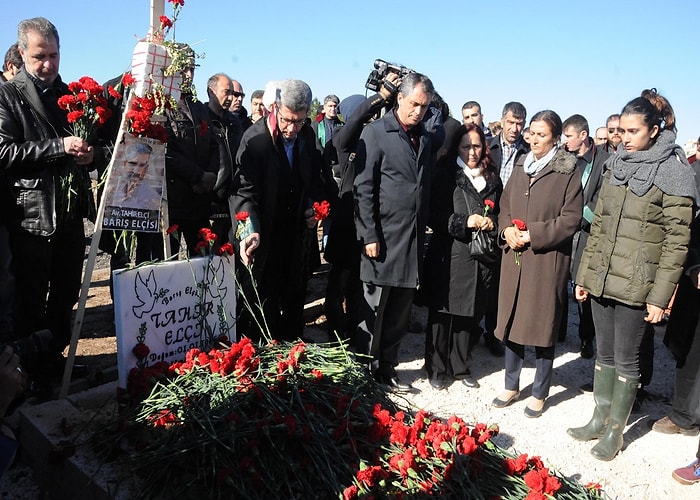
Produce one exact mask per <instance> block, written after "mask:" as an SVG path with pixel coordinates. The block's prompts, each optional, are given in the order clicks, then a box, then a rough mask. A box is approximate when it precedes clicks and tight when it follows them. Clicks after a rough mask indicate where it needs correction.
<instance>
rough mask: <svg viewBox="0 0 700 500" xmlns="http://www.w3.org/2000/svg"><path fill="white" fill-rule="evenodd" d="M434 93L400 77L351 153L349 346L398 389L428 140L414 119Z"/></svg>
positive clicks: (403, 387) (424, 202) (417, 78)
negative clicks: (355, 322) (353, 248)
mask: <svg viewBox="0 0 700 500" xmlns="http://www.w3.org/2000/svg"><path fill="white" fill-rule="evenodd" d="M434 92H435V90H434V88H433V84H432V82H431V81H430V79H429V78H427V77H426V76H424V75H421V74H419V73H411V74H409V75H407V76H406V77H404V79H403V81H402V83H401V86H400V87H399V91H398V95H397V107H396V108H395V109H394V110H393V111H391V112H389V113H387V114H386V115H384V117H383V118H382V119H381V120H378V121H375V122H373V123H371V124H369V125H367V126H366V127H365V129H364V130H363V132H362V135H361V136H360V143H359V145H358V150H357V157H356V160H355V161H356V166H355V168H356V176H355V182H354V194H355V226H356V229H357V235H358V238H359V240H360V244H361V248H362V249H363V254H362V259H361V267H360V279H361V280H362V282H363V292H364V300H363V302H362V304H361V306H360V307H361V311H360V312H359V319H360V324H359V326H358V331H357V338H356V347H357V350H358V352H359V353H362V354H366V355H369V356H371V364H370V368H371V370H372V371H373V373H374V376H375V378H376V380H377V381H378V382H380V383H382V384H386V385H388V386H390V387H391V388H393V389H395V390H398V391H408V390H411V389H412V386H411V385H410V384H408V383H405V382H401V381H400V380H399V379H398V377H397V375H396V371H395V366H396V365H397V364H398V351H399V344H400V342H401V339H402V338H403V336H404V334H405V332H406V327H407V326H408V321H409V317H410V311H411V304H412V302H413V295H414V293H415V290H416V288H417V287H418V286H419V284H420V283H419V271H420V265H421V261H422V258H423V251H422V250H423V241H424V235H425V226H426V220H427V211H428V201H429V200H428V196H429V193H430V185H429V183H430V169H431V165H432V158H433V149H434V146H435V145H433V144H432V137H431V134H430V133H428V132H427V131H426V129H425V127H424V125H423V123H421V122H422V120H423V117H424V116H425V114H426V111H427V110H428V106H429V105H430V102H431V99H432V96H433V93H434ZM437 146H439V144H438V145H437Z"/></svg>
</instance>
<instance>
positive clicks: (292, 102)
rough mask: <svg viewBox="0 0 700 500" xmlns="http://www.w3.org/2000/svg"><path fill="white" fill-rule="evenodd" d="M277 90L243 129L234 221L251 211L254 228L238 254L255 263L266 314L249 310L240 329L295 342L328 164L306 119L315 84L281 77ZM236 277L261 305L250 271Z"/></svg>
mask: <svg viewBox="0 0 700 500" xmlns="http://www.w3.org/2000/svg"><path fill="white" fill-rule="evenodd" d="M278 90H279V91H278V92H277V100H276V103H275V106H274V109H273V112H272V113H271V114H270V115H269V116H267V117H266V118H264V119H260V120H258V121H257V122H256V123H255V124H254V125H253V126H252V127H250V128H249V129H248V130H246V131H245V133H244V134H243V138H242V139H241V144H240V146H239V148H238V156H237V159H236V167H235V171H234V175H233V184H232V191H231V192H232V194H231V197H230V199H229V204H230V207H231V213H232V215H233V216H234V217H233V218H234V219H235V216H236V214H239V213H241V212H247V213H248V214H249V221H250V224H251V225H252V232H251V233H250V234H248V235H243V237H242V238H240V242H239V244H240V250H239V256H240V258H241V260H242V262H243V264H245V265H246V266H250V265H251V264H252V263H253V261H254V262H255V265H254V266H252V268H250V271H251V273H252V274H253V276H254V277H255V281H256V282H257V295H259V297H260V302H261V303H262V309H263V315H264V318H263V317H262V316H261V315H260V314H258V312H257V311H256V312H255V316H252V314H253V313H252V311H247V315H246V317H245V318H244V319H243V320H241V319H239V321H238V327H239V332H240V333H242V334H246V335H248V336H252V337H260V335H267V334H269V335H271V336H272V338H275V339H278V340H294V339H296V338H299V337H301V335H302V332H303V327H304V322H303V310H304V298H305V292H306V282H307V279H308V276H309V273H310V272H311V270H312V267H313V266H314V265H315V264H316V263H320V260H319V256H318V243H317V240H316V231H315V228H316V220H315V218H314V212H313V209H312V206H313V202H315V201H316V202H320V201H322V200H323V196H324V189H323V165H322V160H321V153H320V151H319V150H318V149H316V138H315V136H314V133H313V130H311V127H310V126H309V125H307V124H306V118H307V114H308V111H309V107H310V106H311V89H310V88H309V86H308V85H307V84H306V83H304V82H302V81H301V80H284V81H282V82H279V87H278ZM239 279H240V280H241V281H242V283H241V288H242V293H243V294H244V297H245V298H247V299H248V300H249V302H250V303H251V304H252V306H253V308H255V307H257V306H259V305H260V304H258V303H257V300H255V297H256V296H257V295H256V290H254V289H253V285H252V283H251V280H250V274H249V273H248V272H247V271H246V270H243V271H242V272H241V273H240V274H239ZM243 313H244V314H245V313H246V311H243ZM264 325H267V328H265V326H264ZM266 330H269V331H266Z"/></svg>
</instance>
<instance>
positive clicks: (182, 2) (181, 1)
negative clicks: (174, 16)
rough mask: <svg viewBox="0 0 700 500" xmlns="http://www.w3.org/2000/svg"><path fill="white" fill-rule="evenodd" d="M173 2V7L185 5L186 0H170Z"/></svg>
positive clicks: (169, 0)
mask: <svg viewBox="0 0 700 500" xmlns="http://www.w3.org/2000/svg"><path fill="white" fill-rule="evenodd" d="M168 2H170V3H171V4H173V7H175V6H177V5H179V6H180V7H182V6H184V5H185V0H168Z"/></svg>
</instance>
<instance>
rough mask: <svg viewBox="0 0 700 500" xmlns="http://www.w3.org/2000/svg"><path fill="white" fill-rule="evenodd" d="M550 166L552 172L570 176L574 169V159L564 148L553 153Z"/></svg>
mask: <svg viewBox="0 0 700 500" xmlns="http://www.w3.org/2000/svg"><path fill="white" fill-rule="evenodd" d="M549 164H550V165H551V166H552V171H554V172H558V173H560V174H570V173H571V172H573V171H574V170H575V169H576V157H575V156H574V155H572V154H571V153H569V152H568V151H566V150H565V149H564V148H559V150H558V151H557V152H556V153H554V156H553V157H552V161H550V162H549Z"/></svg>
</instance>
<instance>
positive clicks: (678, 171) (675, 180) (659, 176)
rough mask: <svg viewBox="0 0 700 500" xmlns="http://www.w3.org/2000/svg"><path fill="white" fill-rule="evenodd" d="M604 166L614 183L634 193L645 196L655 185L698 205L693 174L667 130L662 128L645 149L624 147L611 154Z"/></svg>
mask: <svg viewBox="0 0 700 500" xmlns="http://www.w3.org/2000/svg"><path fill="white" fill-rule="evenodd" d="M606 165H607V167H608V168H610V169H611V170H612V175H611V177H610V184H612V185H613V186H623V185H625V184H627V186H629V189H630V191H632V192H633V193H634V194H636V195H637V196H644V195H645V194H646V193H647V192H648V191H649V189H651V186H652V185H654V186H656V187H658V188H659V189H660V190H661V191H663V192H664V193H665V194H668V195H671V196H686V197H688V198H692V199H693V201H694V202H695V205H696V206H697V205H698V191H697V187H696V184H695V174H694V172H693V170H692V168H691V167H690V165H688V162H687V160H686V159H685V152H684V151H683V148H681V147H680V146H679V145H678V144H676V134H674V133H673V132H671V131H670V130H664V131H662V132H661V133H660V134H659V136H658V138H657V139H656V142H655V143H654V145H653V146H652V147H651V148H649V149H647V150H646V151H624V150H623V151H621V152H620V153H617V154H614V155H612V156H611V157H610V158H609V159H608V160H607V161H606Z"/></svg>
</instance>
